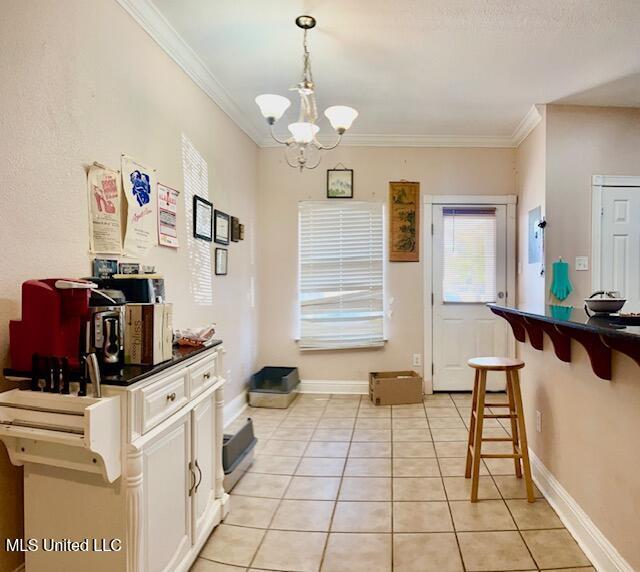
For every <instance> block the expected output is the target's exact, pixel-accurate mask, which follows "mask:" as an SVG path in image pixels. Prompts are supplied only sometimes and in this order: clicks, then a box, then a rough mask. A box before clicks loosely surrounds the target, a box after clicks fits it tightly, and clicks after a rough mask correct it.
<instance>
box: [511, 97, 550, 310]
mask: <svg viewBox="0 0 640 572" xmlns="http://www.w3.org/2000/svg"><path fill="white" fill-rule="evenodd" d="M539 110H540V113H541V115H542V120H541V121H540V123H538V125H537V126H536V127H535V129H534V130H533V131H532V132H531V133H530V134H529V135H528V137H527V138H526V139H525V140H524V141H523V142H522V144H521V145H520V146H519V147H518V149H517V150H516V186H517V189H518V276H517V284H518V304H520V305H521V306H525V307H527V308H528V309H530V310H531V311H534V312H535V311H542V310H544V305H545V291H544V283H545V280H544V274H540V270H541V267H542V265H541V264H537V263H534V264H529V248H528V228H529V211H530V210H532V209H535V208H536V207H541V212H542V214H543V215H544V214H545V199H546V194H545V191H546V181H545V179H546V146H547V137H546V134H547V132H546V117H545V116H546V111H545V108H544V107H542V106H541V107H540V108H539Z"/></svg>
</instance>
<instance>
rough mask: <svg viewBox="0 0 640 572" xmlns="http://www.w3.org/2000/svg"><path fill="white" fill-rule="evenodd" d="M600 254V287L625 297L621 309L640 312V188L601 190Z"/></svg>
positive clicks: (609, 188)
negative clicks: (625, 300)
mask: <svg viewBox="0 0 640 572" xmlns="http://www.w3.org/2000/svg"><path fill="white" fill-rule="evenodd" d="M600 256H601V260H602V266H601V268H602V275H601V281H600V283H601V284H602V289H603V290H617V291H618V292H620V294H621V295H622V297H623V298H626V299H627V302H626V303H625V305H624V308H623V312H640V188H638V187H607V188H606V189H605V190H604V191H603V193H602V250H601V255H600Z"/></svg>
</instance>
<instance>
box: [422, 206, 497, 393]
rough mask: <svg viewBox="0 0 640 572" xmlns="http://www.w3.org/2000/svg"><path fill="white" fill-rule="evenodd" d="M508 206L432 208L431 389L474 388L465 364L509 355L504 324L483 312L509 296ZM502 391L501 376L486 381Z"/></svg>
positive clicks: (470, 374) (491, 376)
mask: <svg viewBox="0 0 640 572" xmlns="http://www.w3.org/2000/svg"><path fill="white" fill-rule="evenodd" d="M506 216H507V207H506V206H505V205H459V204H457V205H451V206H447V205H434V207H433V257H432V260H433V272H432V276H433V284H432V292H433V314H432V315H433V336H432V339H433V389H434V391H463V390H471V389H472V388H473V370H472V369H471V368H469V366H468V365H467V360H469V359H470V358H472V357H479V356H508V355H509V336H508V331H507V327H508V326H507V322H505V320H503V319H502V318H499V317H498V316H496V315H495V314H493V313H492V312H491V310H489V308H487V306H486V304H487V302H498V303H505V301H506V299H507V298H506V297H507V224H506V222H507V221H506ZM487 385H488V389H491V390H499V389H504V387H505V381H504V374H502V375H498V374H497V373H496V374H494V375H491V373H490V375H489V376H488V380H487Z"/></svg>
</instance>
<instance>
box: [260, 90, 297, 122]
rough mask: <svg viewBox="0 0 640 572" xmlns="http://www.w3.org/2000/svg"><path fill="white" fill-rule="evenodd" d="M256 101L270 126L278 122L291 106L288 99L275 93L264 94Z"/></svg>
mask: <svg viewBox="0 0 640 572" xmlns="http://www.w3.org/2000/svg"><path fill="white" fill-rule="evenodd" d="M255 101H256V103H257V104H258V107H259V108H260V112H261V113H262V115H263V116H264V118H265V119H266V120H267V122H268V123H269V125H273V124H274V123H275V122H276V121H278V119H280V118H281V117H282V116H283V115H284V112H285V111H286V110H287V109H288V108H289V106H290V105H291V102H290V101H289V100H288V99H287V98H286V97H283V96H281V95H275V94H273V93H263V94H262V95H259V96H258V97H256V100H255Z"/></svg>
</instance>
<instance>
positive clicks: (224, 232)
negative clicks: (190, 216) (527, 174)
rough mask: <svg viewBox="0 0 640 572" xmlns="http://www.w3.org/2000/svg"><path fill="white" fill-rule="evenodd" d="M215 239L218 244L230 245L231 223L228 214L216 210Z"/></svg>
mask: <svg viewBox="0 0 640 572" xmlns="http://www.w3.org/2000/svg"><path fill="white" fill-rule="evenodd" d="M213 220H214V238H213V240H215V241H216V242H217V243H218V244H229V239H230V238H231V237H230V234H231V221H230V217H229V215H228V214H227V213H223V212H222V211H218V210H216V211H215V212H214V217H213Z"/></svg>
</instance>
